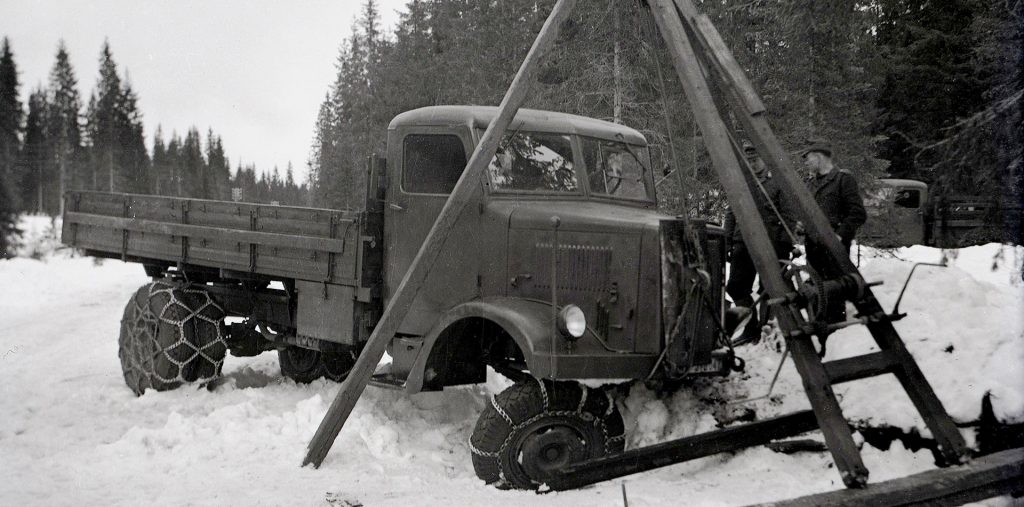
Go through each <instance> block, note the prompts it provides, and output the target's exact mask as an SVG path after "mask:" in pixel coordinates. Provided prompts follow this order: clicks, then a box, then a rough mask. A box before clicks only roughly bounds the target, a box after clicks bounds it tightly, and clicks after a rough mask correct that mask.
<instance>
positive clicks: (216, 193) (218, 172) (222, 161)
mask: <svg viewBox="0 0 1024 507" xmlns="http://www.w3.org/2000/svg"><path fill="white" fill-rule="evenodd" d="M206 162H207V166H208V170H207V171H206V175H205V181H206V183H205V187H206V188H205V190H204V195H203V197H204V198H206V199H227V198H229V197H230V190H229V189H228V178H229V177H230V174H231V166H230V165H228V160H227V158H226V157H225V155H224V145H223V144H222V143H221V140H220V137H218V136H215V135H214V134H213V129H208V130H207V131H206Z"/></svg>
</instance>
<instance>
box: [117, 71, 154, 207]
mask: <svg viewBox="0 0 1024 507" xmlns="http://www.w3.org/2000/svg"><path fill="white" fill-rule="evenodd" d="M117 120H118V124H117V139H118V141H119V144H120V150H119V152H118V161H117V165H118V167H119V168H120V171H121V173H122V174H123V177H122V179H123V181H124V188H125V190H126V191H127V192H134V193H149V192H150V186H151V183H150V174H149V164H150V161H149V152H147V151H146V135H145V131H144V126H143V123H142V112H141V111H140V110H139V107H138V96H137V95H136V94H135V90H133V89H132V85H131V80H130V79H128V78H127V77H126V78H125V81H124V87H123V88H122V89H121V94H120V100H119V102H118V116H117Z"/></svg>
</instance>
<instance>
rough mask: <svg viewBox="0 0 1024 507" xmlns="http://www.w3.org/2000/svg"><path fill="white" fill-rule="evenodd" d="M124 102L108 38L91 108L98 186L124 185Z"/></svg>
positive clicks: (114, 187)
mask: <svg viewBox="0 0 1024 507" xmlns="http://www.w3.org/2000/svg"><path fill="white" fill-rule="evenodd" d="M120 104H121V77H120V76H119V75H118V74H117V65H116V64H115V63H114V57H113V55H112V54H111V51H110V43H109V42H107V41H104V42H103V48H102V50H101V51H100V76H99V80H98V81H97V83H96V89H95V90H93V93H92V96H91V98H90V100H89V107H88V112H87V118H88V123H87V127H88V133H89V141H90V148H91V150H90V151H91V157H90V158H91V161H92V177H93V188H95V189H97V190H99V189H103V190H106V191H108V192H115V191H119V190H121V189H122V188H123V183H122V180H123V174H121V171H120V170H119V169H120V168H119V167H117V162H118V158H119V156H118V155H119V151H120V143H119V142H118V141H119V139H118V138H119V135H118V134H119V132H118V130H119V124H120V121H119V118H118V116H119V111H118V108H119V107H120Z"/></svg>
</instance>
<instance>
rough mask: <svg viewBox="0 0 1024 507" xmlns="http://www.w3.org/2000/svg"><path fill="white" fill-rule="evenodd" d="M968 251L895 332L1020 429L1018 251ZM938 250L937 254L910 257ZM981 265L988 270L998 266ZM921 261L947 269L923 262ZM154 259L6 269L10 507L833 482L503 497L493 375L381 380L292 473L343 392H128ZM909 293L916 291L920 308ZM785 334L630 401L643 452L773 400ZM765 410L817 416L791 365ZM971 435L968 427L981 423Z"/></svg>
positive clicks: (726, 470) (1022, 338)
mask: <svg viewBox="0 0 1024 507" xmlns="http://www.w3.org/2000/svg"><path fill="white" fill-rule="evenodd" d="M997 251H998V246H996V245H990V246H987V247H979V248H978V249H976V251H965V252H963V253H961V257H960V258H959V259H958V261H957V266H958V267H951V268H947V269H944V270H943V269H931V270H924V269H923V268H922V269H919V270H918V271H923V272H921V273H919V274H918V275H915V280H914V282H912V284H911V286H910V289H909V294H908V296H907V297H908V299H905V300H904V303H903V304H902V309H903V310H904V311H907V312H909V313H910V317H908V318H907V319H905V320H904V321H902V322H900V323H898V326H897V327H898V329H899V330H900V332H901V333H903V335H904V338H905V340H906V341H907V344H908V347H909V348H910V349H911V351H912V352H913V353H914V354H915V356H916V357H917V358H918V360H919V362H920V364H921V366H922V369H923V370H924V371H925V374H926V375H927V376H928V378H929V379H930V380H932V382H933V383H934V385H935V388H936V391H937V392H938V394H939V396H940V398H941V399H942V400H943V402H944V403H945V404H946V406H947V408H948V409H949V411H950V412H951V413H952V414H953V416H954V417H955V418H956V419H958V420H959V421H970V420H973V419H974V418H976V417H977V415H978V409H979V403H980V399H981V396H982V394H983V393H984V392H985V391H992V392H993V395H994V399H995V405H996V410H997V414H999V416H1000V417H1002V418H1006V419H1010V420H1013V421H1016V422H1020V421H1021V420H1024V394H1022V386H1024V368H1022V366H1021V365H1024V324H1022V317H1021V315H1024V288H1022V286H1021V284H1019V283H1018V284H1016V285H1011V284H1010V280H1011V279H1013V277H1014V276H1016V277H1018V278H1019V276H1020V273H1019V272H1016V273H1014V272H1013V264H1014V263H1015V262H1019V259H1020V258H1022V257H1024V255H1022V251H1021V249H1018V250H1017V251H1016V252H1015V251H1014V250H1010V249H1007V250H1006V251H1005V252H1004V259H1003V261H1002V265H1001V266H1000V267H999V269H998V270H997V271H994V272H992V271H989V270H988V267H989V266H990V265H991V263H992V262H991V258H992V256H993V255H995V252H997ZM903 255H905V256H907V257H914V258H919V257H920V258H925V257H936V256H937V255H938V252H937V251H935V250H930V249H921V250H919V251H911V252H904V253H903ZM986 259H988V260H986ZM926 260H932V261H934V260H937V259H936V258H928V259H926ZM910 266H911V264H910V263H908V262H903V261H898V260H891V259H876V260H873V261H872V262H870V263H869V264H867V266H866V268H865V270H864V271H865V273H866V276H867V278H868V279H878V278H883V277H884V278H885V280H886V285H884V286H882V287H880V288H878V290H877V293H878V294H879V298H880V299H881V301H882V304H883V306H884V307H886V308H890V307H891V305H892V302H893V301H894V300H895V296H896V294H897V293H898V291H899V288H900V285H901V284H902V281H903V279H904V278H905V276H906V273H907V272H908V271H909V269H910ZM145 282H146V277H145V276H144V274H143V272H142V269H141V267H139V266H137V265H131V264H123V263H121V262H117V261H106V262H103V263H102V264H96V263H94V261H93V260H91V259H86V258H71V259H68V258H63V257H61V256H59V255H58V256H54V257H50V258H48V259H47V260H45V261H37V260H30V259H14V260H10V261H0V287H3V291H2V293H0V315H2V317H3V322H4V324H5V327H6V329H5V331H6V332H5V333H4V334H3V336H2V337H0V356H2V357H0V385H2V387H0V389H2V393H3V394H2V396H0V414H2V417H0V505H28V504H33V505H142V504H154V503H155V504H160V505H358V504H364V505H368V506H377V505H402V506H407V505H440V504H449V505H488V506H502V505H564V506H580V505H621V503H622V491H621V489H620V488H621V486H620V484H622V483H625V484H626V493H627V495H628V497H629V504H630V505H631V506H647V505H650V506H653V505H666V504H668V503H677V504H678V503H682V504H686V505H742V504H746V503H751V502H756V501H770V500H774V499H782V498H788V497H793V496H797V495H801V494H808V493H813V492H821V491H826V490H829V489H834V488H836V487H838V485H839V484H840V481H839V477H838V474H837V473H836V472H835V470H834V468H833V467H832V465H831V459H830V457H829V456H828V455H827V454H800V455H792V456H790V455H782V454H776V453H773V452H771V451H769V450H767V449H764V448H755V449H749V450H746V451H743V452H740V453H737V454H735V455H726V456H717V457H712V458H707V459H703V460H699V461H696V462H693V463H688V464H682V465H677V466H673V467H669V468H665V469H661V470H657V471H654V472H650V473H647V474H642V475H639V476H635V477H627V478H625V479H623V480H617V481H612V482H609V483H605V484H600V485H597V486H594V487H590V488H586V489H583V490H580V491H572V492H564V493H557V494H548V495H536V494H533V493H525V492H510V491H498V490H495V489H493V488H491V487H488V486H485V485H484V484H482V483H481V482H480V481H479V480H478V479H477V478H476V477H475V475H474V473H473V470H472V466H471V464H470V453H469V450H468V446H467V439H468V437H469V434H470V432H471V430H472V427H473V424H474V423H475V419H476V414H477V413H478V412H479V411H480V409H481V408H482V407H483V405H484V403H485V401H486V400H487V396H489V394H491V392H492V390H497V389H500V386H502V385H503V383H502V382H501V381H500V379H494V380H492V382H491V384H489V385H487V386H480V387H467V388H457V389H452V390H449V391H445V392H443V393H430V394H423V395H417V396H413V397H410V396H406V395H404V394H402V393H400V392H397V391H386V390H380V389H375V388H370V389H368V390H367V392H366V395H365V396H364V397H363V399H361V400H360V402H359V403H358V405H357V406H356V408H355V410H354V412H353V414H352V417H351V418H350V419H349V422H348V424H347V425H346V427H345V428H344V429H343V431H342V433H341V436H340V437H339V439H338V441H337V443H336V444H335V445H334V448H333V450H332V451H331V453H330V455H328V457H327V459H326V461H325V462H324V464H323V466H322V467H321V468H320V469H319V470H313V469H308V468H307V469H303V468H299V466H298V464H299V462H300V461H301V458H302V456H303V454H304V451H305V446H306V443H307V442H308V441H309V439H310V437H311V436H312V435H313V432H314V431H315V429H316V427H317V425H318V423H319V422H320V419H321V418H322V417H323V415H324V413H325V412H326V409H327V405H328V404H329V402H330V400H331V399H332V398H333V396H334V394H335V393H336V392H337V389H338V385H337V384H333V383H329V382H326V381H318V382H315V383H313V384H310V385H296V384H295V383H293V382H291V381H290V380H287V379H284V378H282V377H281V375H280V372H279V371H278V369H277V361H276V357H275V356H274V355H272V354H264V355H263V356H259V357H256V358H247V359H238V358H231V357H229V359H228V361H227V363H226V364H225V368H224V373H225V375H226V377H227V381H226V382H225V383H224V384H223V385H220V386H219V387H218V388H216V389H215V390H214V391H208V390H206V389H201V388H197V387H196V386H185V387H183V388H180V389H178V390H176V391H171V392H163V393H156V392H152V391H151V392H148V393H147V394H146V395H144V396H142V397H135V396H134V395H133V394H132V393H131V391H130V390H128V388H127V387H125V385H124V383H123V380H122V378H121V372H120V365H119V363H118V358H117V331H118V322H119V319H120V317H121V313H122V311H123V305H124V303H125V302H126V301H127V300H128V298H129V297H130V295H131V294H132V292H133V291H134V290H135V289H136V288H137V287H138V286H140V285H142V284H143V283H145ZM910 298H913V299H910ZM866 337H867V334H866V332H865V331H864V330H863V329H851V330H845V331H843V332H841V333H839V334H838V335H837V336H835V337H833V338H832V339H831V340H830V358H835V357H842V356H846V355H852V354H854V353H858V352H864V351H866V350H867V340H866ZM775 345H776V344H775V342H774V341H772V340H766V341H763V342H762V343H761V344H758V345H753V346H750V347H747V348H746V349H745V350H742V351H741V354H742V355H744V357H745V358H746V360H747V363H748V365H749V367H748V373H747V374H746V375H743V376H734V377H732V378H730V379H728V380H726V381H722V382H717V383H715V382H708V383H702V384H700V385H699V386H698V387H697V388H695V389H694V390H692V391H686V392H680V393H678V394H677V395H675V396H673V397H671V398H669V399H657V398H656V397H655V396H654V395H653V394H652V393H650V392H648V391H646V390H644V389H635V390H634V392H633V394H632V395H631V396H630V397H629V398H628V399H626V400H624V402H623V410H624V415H625V417H626V418H627V424H628V426H630V427H631V428H632V433H631V437H630V439H629V441H628V445H629V446H631V447H635V446H637V445H645V444H649V443H653V442H656V441H661V440H665V439H667V438H672V437H677V436H683V435H686V434H692V433H694V432H698V431H706V430H710V429H713V428H714V426H715V418H714V416H715V415H721V412H722V411H723V410H736V409H738V407H736V406H726V408H723V406H722V405H719V406H718V407H717V408H714V409H712V408H709V407H708V406H707V404H705V403H702V400H708V399H738V398H745V397H752V396H758V395H761V394H764V391H765V390H766V389H767V383H768V379H770V377H771V375H772V373H774V371H773V369H774V367H775V364H776V363H777V362H778V359H779V354H778V351H777V349H776V348H775ZM838 392H839V393H840V395H841V396H842V405H843V407H844V410H845V412H846V414H847V416H848V418H850V419H855V420H863V419H870V420H871V421H872V422H874V423H879V424H881V423H888V424H893V425H897V426H902V427H912V426H919V425H920V423H919V422H918V420H917V419H916V418H915V415H914V414H913V409H912V405H910V403H909V401H907V400H906V396H905V395H903V394H902V392H901V391H899V389H898V384H897V383H896V382H895V381H894V380H891V379H885V378H882V379H878V380H870V381H865V382H858V383H854V384H853V385H850V386H847V385H844V386H842V387H841V388H840V390H839V391H838ZM750 406H751V407H752V408H753V409H754V410H756V412H757V414H758V416H759V417H766V416H769V415H774V414H779V413H784V412H789V411H792V410H795V409H798V408H802V407H805V406H806V401H805V400H804V398H803V396H802V393H801V389H800V382H799V378H798V377H797V376H796V374H795V371H794V370H793V368H792V365H791V363H789V364H787V365H786V366H785V367H784V368H783V371H782V376H781V380H780V384H779V386H778V387H777V388H776V393H775V396H774V397H773V398H772V399H771V400H762V401H758V402H754V403H752V404H750ZM966 431H967V433H968V434H967V437H968V440H969V441H970V440H971V439H972V437H973V435H971V434H970V430H966ZM863 454H864V458H865V462H866V464H867V466H868V468H869V469H870V470H871V472H872V474H871V480H872V482H875V481H880V480H884V479H888V478H892V477H896V476H901V475H905V474H908V473H913V472H917V471H922V470H925V469H929V468H931V467H932V458H931V455H930V454H929V453H928V452H926V451H923V452H919V453H916V454H915V453H911V452H909V451H906V450H904V449H902V447H901V446H900V444H899V443H898V442H897V443H896V444H895V445H894V448H893V449H891V450H890V451H888V452H881V451H878V450H875V449H873V448H871V447H870V446H865V448H864V450H863Z"/></svg>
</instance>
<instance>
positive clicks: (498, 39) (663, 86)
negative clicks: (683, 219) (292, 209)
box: [309, 0, 1024, 218]
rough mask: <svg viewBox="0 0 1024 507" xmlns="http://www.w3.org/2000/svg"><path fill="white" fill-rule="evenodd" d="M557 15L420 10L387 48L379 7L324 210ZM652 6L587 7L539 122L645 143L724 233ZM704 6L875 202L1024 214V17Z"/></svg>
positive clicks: (340, 123) (358, 40)
mask: <svg viewBox="0 0 1024 507" xmlns="http://www.w3.org/2000/svg"><path fill="white" fill-rule="evenodd" d="M553 4H554V0H542V1H536V0H501V1H492V0H484V1H478V0H413V1H410V2H408V3H407V4H406V12H405V13H404V14H403V16H402V18H401V21H400V22H399V24H398V26H396V27H395V28H394V30H393V32H387V31H385V30H384V29H383V28H382V27H381V26H380V21H379V12H378V6H377V4H376V2H374V1H372V0H370V1H367V2H365V3H364V4H363V9H362V15H361V16H360V18H359V19H358V20H356V21H355V23H354V26H353V30H352V35H351V37H350V38H349V40H348V41H347V42H346V43H345V44H344V45H343V47H342V48H341V50H340V53H339V56H338V59H337V62H336V67H337V77H336V80H335V82H334V83H333V85H332V86H331V87H330V90H329V91H328V93H327V94H326V96H325V97H324V100H323V103H322V105H321V107H320V111H319V116H318V122H317V125H316V128H315V130H314V139H313V146H312V150H311V154H310V159H309V165H310V174H311V176H310V180H309V181H310V191H311V194H312V202H313V203H315V204H317V205H321V206H332V207H357V206H358V205H359V202H360V199H361V192H362V188H363V185H362V179H363V178H364V176H363V173H364V167H365V159H366V157H367V156H368V155H370V154H373V153H383V150H384V145H385V136H386V132H385V131H386V127H387V125H388V122H389V121H390V119H391V118H392V117H393V116H395V115H396V114H398V113H400V112H402V111H406V110H409V109H414V108H417V107H422V106H429V105H438V104H479V105H497V104H498V103H499V102H500V100H501V98H502V96H503V94H504V92H505V90H506V88H507V86H508V84H509V83H510V82H511V80H512V77H513V76H514V75H515V72H516V70H517V69H518V67H519V64H520V63H521V62H522V59H523V57H524V56H525V55H526V52H527V51H528V49H529V47H530V45H531V44H532V42H533V39H534V37H535V36H536V34H537V32H538V31H539V29H540V27H541V25H542V24H543V22H544V20H545V18H546V16H547V13H548V12H549V11H550V9H551V6H552V5H553ZM642 4H643V2H642V1H632V0H598V1H591V2H580V3H579V4H578V5H577V7H576V9H575V11H574V15H573V18H572V19H571V21H570V22H569V23H568V25H569V26H566V27H564V29H563V34H562V36H561V38H560V40H559V41H558V43H557V46H556V49H555V50H554V51H553V52H552V54H551V55H549V56H548V57H547V59H546V63H545V65H544V67H543V70H542V72H541V74H540V77H539V79H538V81H539V82H538V83H536V84H535V85H534V86H533V88H532V89H531V95H530V97H529V99H528V100H527V104H526V107H531V108H537V109H550V110H556V111H564V112H568V113H575V114H580V115H584V116H591V117H595V118H601V119H605V120H609V121H614V122H619V123H623V124H626V125H629V126H631V127H634V128H636V129H638V130H640V131H641V132H642V133H643V134H644V135H645V136H646V137H647V140H648V142H649V143H650V145H651V152H652V156H653V159H654V160H655V161H656V164H655V165H656V168H657V169H658V171H659V185H658V194H659V200H660V203H661V206H662V207H663V208H664V210H665V211H668V212H670V213H674V214H679V213H682V212H684V207H685V208H688V209H686V210H685V211H686V212H688V213H690V214H691V215H694V216H704V217H712V218H714V217H718V216H720V215H719V214H720V212H721V210H722V206H723V205H724V202H723V201H724V198H723V197H722V196H721V193H720V192H719V191H718V186H717V183H716V182H715V180H714V178H713V176H712V171H711V168H710V166H709V164H710V161H709V160H708V158H707V156H706V153H705V152H704V147H703V143H702V140H701V138H700V132H699V130H698V129H697V126H696V125H695V123H694V120H693V118H692V116H691V114H690V112H689V110H688V106H687V103H686V100H685V97H684V96H683V91H682V88H681V86H680V85H679V82H678V79H677V78H676V76H675V73H674V70H673V68H672V65H671V63H670V61H669V59H668V54H667V51H666V50H665V49H664V47H663V43H662V41H661V38H660V36H659V35H658V33H657V32H656V27H655V26H654V23H653V20H652V19H651V17H650V15H649V14H648V13H647V11H646V10H645V8H644V6H643V5H642ZM697 4H698V7H699V8H700V9H701V10H702V11H703V12H705V13H708V14H709V15H710V16H711V17H712V19H713V20H714V23H715V26H716V27H717V28H718V30H719V31H720V32H721V33H722V35H723V37H724V38H725V40H726V43H727V44H728V45H729V47H730V48H731V49H732V51H733V52H734V54H735V56H736V58H737V60H738V61H739V63H740V64H741V65H742V66H743V67H744V69H745V70H746V71H747V73H748V75H749V76H750V77H751V81H752V82H753V84H754V87H755V89H757V90H758V92H759V93H760V94H761V95H762V97H763V99H764V101H765V103H766V105H767V107H768V111H769V114H770V121H771V124H772V127H773V128H774V129H775V131H776V133H777V134H778V136H779V137H780V138H781V140H782V141H783V142H784V143H785V144H786V147H787V148H788V149H790V150H791V152H793V153H796V152H797V151H798V150H799V149H800V148H801V147H802V146H803V145H804V143H805V142H806V140H807V139H809V138H812V137H813V138H823V139H826V140H829V141H830V142H831V143H832V144H833V146H834V148H835V149H836V151H837V156H836V162H837V164H838V165H839V166H840V167H841V168H843V169H846V170H849V171H851V172H853V173H854V174H855V175H857V176H858V178H860V180H861V182H862V187H866V188H870V186H871V184H872V182H873V180H874V179H875V178H877V177H880V176H892V177H901V178H914V179H919V180H923V181H925V182H927V183H929V184H930V185H932V187H933V188H934V189H935V190H936V191H937V192H940V193H949V194H972V195H989V196H1000V197H1001V198H1002V199H1004V200H1005V201H1007V202H1011V203H1013V202H1020V200H1021V193H1020V192H1021V187H1022V185H1024V176H1022V170H1021V143H1022V139H1024V132H1022V123H1021V94H1022V90H1024V83H1022V76H1021V68H1022V63H1024V62H1022V51H1021V40H1022V31H1024V2H1021V1H1019V0H1017V1H1011V0H1007V1H1003V0H998V1H992V0H943V1H934V0H876V1H872V2H850V1H847V0H824V1H822V0H773V1H759V0H753V1H751V0H724V1H719V2H708V1H698V2H697ZM673 169H676V170H673ZM681 189H685V191H683V190H681ZM684 203H686V204H685V205H684Z"/></svg>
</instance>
